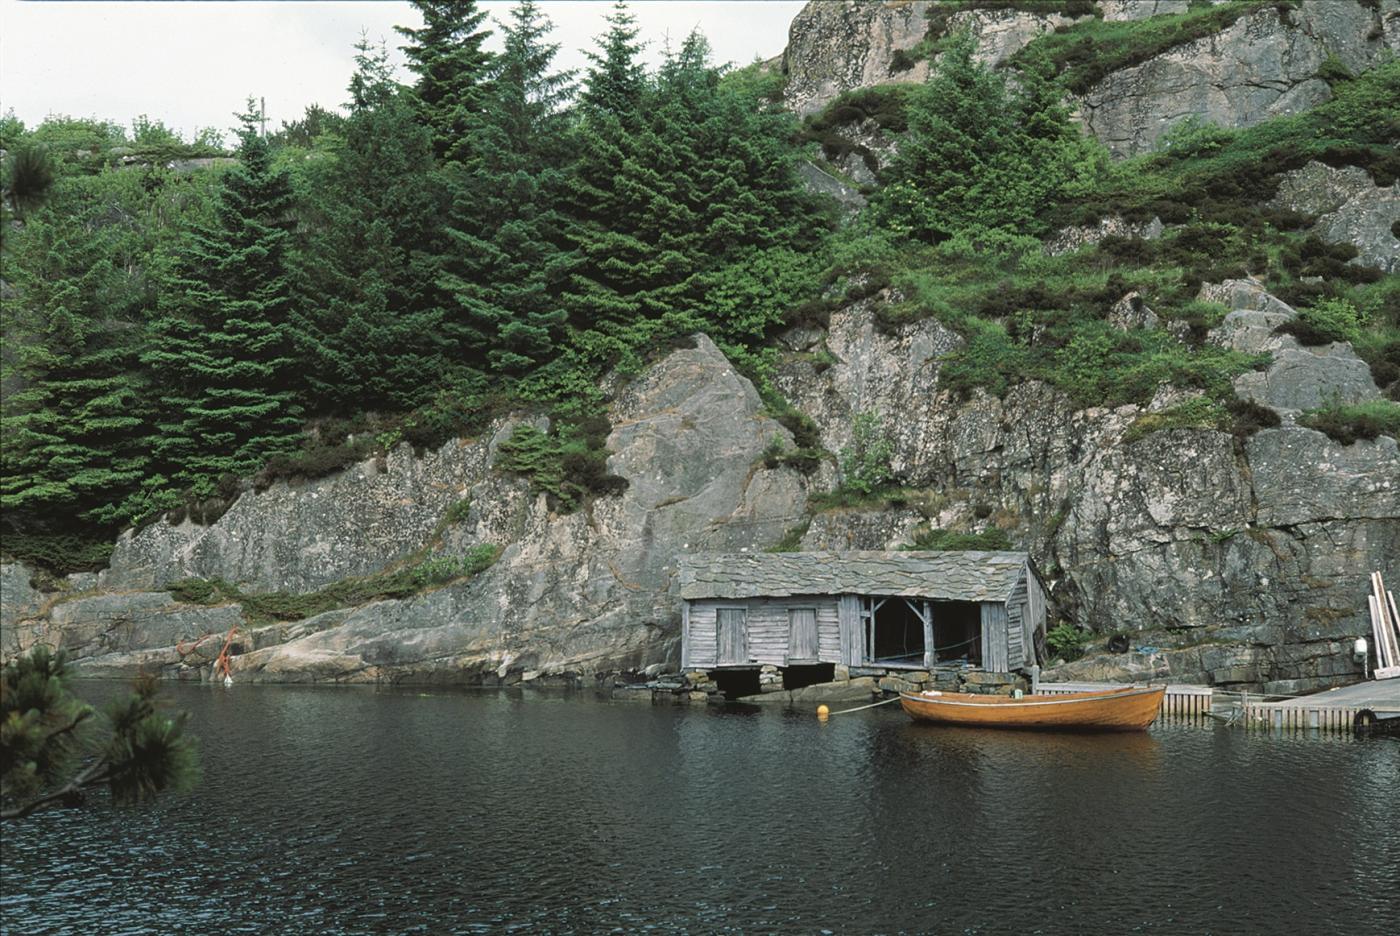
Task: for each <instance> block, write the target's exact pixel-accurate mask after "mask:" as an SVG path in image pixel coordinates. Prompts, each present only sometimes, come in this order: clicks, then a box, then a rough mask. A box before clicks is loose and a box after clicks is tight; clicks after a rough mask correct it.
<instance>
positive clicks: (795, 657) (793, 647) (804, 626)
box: [788, 608, 818, 663]
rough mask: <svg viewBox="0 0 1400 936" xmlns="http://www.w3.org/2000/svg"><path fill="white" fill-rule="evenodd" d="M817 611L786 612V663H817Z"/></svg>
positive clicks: (796, 609) (798, 609) (808, 609)
mask: <svg viewBox="0 0 1400 936" xmlns="http://www.w3.org/2000/svg"><path fill="white" fill-rule="evenodd" d="M817 654H818V649H817V609H816V608H792V609H790V610H789V611H788V662H790V663H793V662H797V663H815V662H817Z"/></svg>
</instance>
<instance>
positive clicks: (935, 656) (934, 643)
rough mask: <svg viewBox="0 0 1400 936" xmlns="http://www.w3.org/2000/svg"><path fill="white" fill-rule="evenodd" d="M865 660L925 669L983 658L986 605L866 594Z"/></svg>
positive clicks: (863, 613)
mask: <svg viewBox="0 0 1400 936" xmlns="http://www.w3.org/2000/svg"><path fill="white" fill-rule="evenodd" d="M861 604H862V608H861V618H862V621H863V623H864V625H865V627H864V632H865V633H864V636H865V645H864V651H865V652H864V654H863V657H864V660H865V663H866V665H869V666H881V667H884V668H886V669H926V668H928V667H930V666H933V665H934V664H935V663H939V662H947V661H951V660H967V661H968V662H969V663H971V664H972V665H973V666H980V665H981V663H982V612H981V605H980V604H978V603H977V602H973V601H926V600H923V599H919V598H900V597H862V598H861Z"/></svg>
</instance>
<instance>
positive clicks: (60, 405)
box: [0, 177, 149, 533]
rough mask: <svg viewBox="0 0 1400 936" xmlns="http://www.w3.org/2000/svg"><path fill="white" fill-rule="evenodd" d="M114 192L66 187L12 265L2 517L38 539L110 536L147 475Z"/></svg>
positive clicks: (92, 183)
mask: <svg viewBox="0 0 1400 936" xmlns="http://www.w3.org/2000/svg"><path fill="white" fill-rule="evenodd" d="M122 181H125V180H122ZM105 182H106V180H105V179H99V178H97V177H85V178H77V179H71V180H67V181H66V182H64V183H60V186H59V188H60V189H61V190H62V192H61V194H60V195H58V196H57V197H56V201H57V204H56V205H54V206H53V207H54V209H55V210H53V211H49V212H46V213H45V214H44V215H43V216H42V217H35V218H31V219H30V221H29V223H28V224H27V225H26V226H25V228H24V229H23V231H22V236H21V237H20V238H19V241H20V243H19V245H18V246H17V247H16V256H14V257H13V259H14V260H15V262H14V263H13V264H7V267H8V268H9V269H10V270H12V273H11V274H10V275H12V276H13V277H14V283H13V285H14V287H15V289H16V295H15V298H14V299H13V300H9V299H7V300H6V302H5V324H4V332H5V335H6V339H7V341H6V344H7V349H6V350H7V354H6V357H7V359H8V363H9V365H10V366H9V367H7V368H6V370H7V373H6V379H5V384H6V394H5V398H4V405H3V417H0V453H2V455H3V457H2V458H0V462H2V463H3V469H2V470H0V506H3V508H4V510H5V514H6V520H7V522H8V523H9V524H11V525H13V526H16V527H23V528H24V529H26V530H27V531H29V532H35V531H39V530H46V531H49V532H54V533H59V532H68V531H71V530H72V529H76V528H78V527H80V526H81V524H83V523H86V524H90V525H93V526H96V527H99V528H110V527H111V526H112V525H113V524H114V523H116V522H117V521H119V520H120V519H122V517H121V515H120V511H119V508H118V505H119V504H120V503H121V501H122V500H123V499H124V498H125V497H126V496H127V495H129V494H130V493H131V492H133V491H134V490H135V489H136V488H137V487H138V486H139V484H140V482H141V479H142V477H143V475H144V472H145V470H146V467H147V464H148V455H147V450H146V445H145V443H144V438H143V437H144V435H145V433H144V429H145V419H146V417H147V416H148V415H149V414H148V407H147V405H146V398H147V394H146V388H145V381H144V375H143V374H142V372H141V370H140V368H139V366H138V361H137V357H138V354H139V350H140V340H141V334H142V332H141V323H140V317H141V309H140V304H139V294H138V292H137V291H136V290H134V289H133V288H132V285H131V282H130V278H129V277H128V276H127V275H126V274H125V273H124V272H123V270H122V269H120V268H119V267H118V261H119V260H120V258H121V254H122V246H123V244H122V241H123V238H124V235H126V233H127V232H126V231H124V230H122V229H121V228H120V227H119V226H118V225H117V224H114V223H112V222H111V221H110V220H109V217H110V215H111V209H112V207H113V204H112V201H110V200H109V199H111V198H112V196H114V195H115V194H117V193H113V192H111V191H110V187H109V186H106V185H105V184H104V183H105ZM118 204H120V202H118Z"/></svg>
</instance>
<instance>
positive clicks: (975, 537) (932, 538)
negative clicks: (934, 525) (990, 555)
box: [900, 527, 1012, 552]
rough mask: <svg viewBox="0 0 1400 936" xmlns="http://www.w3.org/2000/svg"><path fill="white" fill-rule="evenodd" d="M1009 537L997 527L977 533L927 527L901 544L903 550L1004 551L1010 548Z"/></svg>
mask: <svg viewBox="0 0 1400 936" xmlns="http://www.w3.org/2000/svg"><path fill="white" fill-rule="evenodd" d="M1011 548H1012V545H1011V538H1010V537H1008V536H1007V535H1006V531H1005V530H1002V529H1000V528H998V527H989V528H988V529H986V530H982V531H981V532H977V533H964V532H959V531H956V530H939V529H927V530H921V531H919V532H917V533H915V534H914V542H912V543H910V544H909V545H907V546H901V547H900V549H904V550H917V549H943V550H972V551H982V552H1004V551H1005V550H1008V549H1011Z"/></svg>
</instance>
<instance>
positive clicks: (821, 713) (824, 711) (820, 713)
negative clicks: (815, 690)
mask: <svg viewBox="0 0 1400 936" xmlns="http://www.w3.org/2000/svg"><path fill="white" fill-rule="evenodd" d="M830 714H831V709H829V708H827V707H826V706H825V705H818V706H817V717H818V718H820V719H821V720H822V721H826V716H828V715H830Z"/></svg>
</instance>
